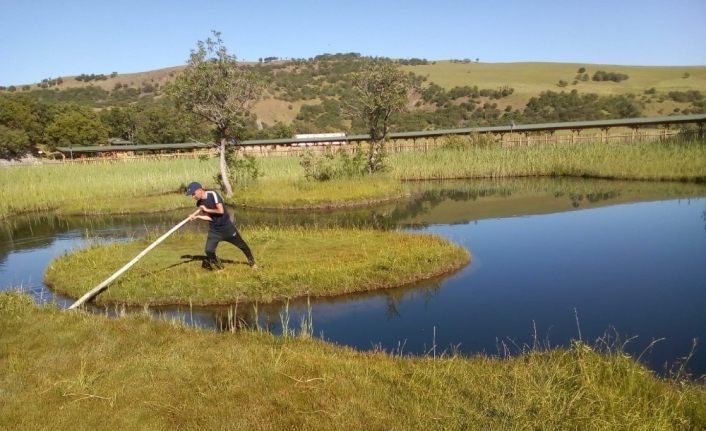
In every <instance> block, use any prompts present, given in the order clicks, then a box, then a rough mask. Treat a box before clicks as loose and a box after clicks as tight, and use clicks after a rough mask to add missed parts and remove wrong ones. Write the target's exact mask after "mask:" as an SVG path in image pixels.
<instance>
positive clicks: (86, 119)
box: [46, 105, 108, 148]
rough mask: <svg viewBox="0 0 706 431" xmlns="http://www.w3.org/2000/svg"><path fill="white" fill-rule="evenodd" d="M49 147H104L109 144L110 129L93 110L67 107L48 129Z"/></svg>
mask: <svg viewBox="0 0 706 431" xmlns="http://www.w3.org/2000/svg"><path fill="white" fill-rule="evenodd" d="M46 135H47V141H48V145H49V146H50V147H51V148H55V147H57V146H72V145H103V144H106V143H107V139H108V127H106V126H105V125H104V124H103V122H101V121H100V119H99V118H98V115H97V114H95V113H94V112H93V111H92V110H91V109H89V108H85V107H81V106H77V105H67V106H66V107H65V108H64V110H63V112H61V113H59V114H57V115H56V116H55V117H54V120H53V121H52V122H51V123H49V125H48V126H47V128H46Z"/></svg>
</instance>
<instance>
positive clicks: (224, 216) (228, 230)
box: [186, 182, 257, 269]
mask: <svg viewBox="0 0 706 431" xmlns="http://www.w3.org/2000/svg"><path fill="white" fill-rule="evenodd" d="M186 195H187V196H191V197H193V198H194V199H195V200H196V206H197V207H199V208H201V213H200V214H198V215H196V216H192V217H191V220H192V221H193V220H195V219H200V220H206V221H208V222H209V223H208V238H207V239H206V259H205V260H204V261H203V264H202V265H201V266H202V267H203V268H206V269H213V268H214V267H216V268H218V269H223V263H222V262H221V261H220V260H219V259H218V257H216V247H217V246H218V243H219V242H221V241H226V242H229V243H231V244H233V245H234V246H236V247H238V248H239V249H240V250H241V251H242V252H243V253H244V254H245V257H247V258H248V264H249V265H250V267H252V268H253V269H257V265H256V264H255V258H254V257H253V255H252V252H251V251H250V247H248V245H247V244H246V243H245V241H244V240H243V237H242V236H241V235H240V233H239V232H238V229H237V228H236V227H235V225H234V224H233V222H232V221H231V220H230V216H229V215H228V210H226V207H225V205H224V204H223V198H222V197H221V195H219V194H218V193H217V192H215V191H213V190H204V188H203V187H202V186H201V184H199V183H197V182H193V183H191V184H189V185H188V187H187V188H186Z"/></svg>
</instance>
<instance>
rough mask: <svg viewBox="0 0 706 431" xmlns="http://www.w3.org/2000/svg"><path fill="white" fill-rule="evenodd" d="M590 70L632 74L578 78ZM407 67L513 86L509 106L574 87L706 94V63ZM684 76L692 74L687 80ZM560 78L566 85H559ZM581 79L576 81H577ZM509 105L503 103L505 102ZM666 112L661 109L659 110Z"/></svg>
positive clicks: (484, 84)
mask: <svg viewBox="0 0 706 431" xmlns="http://www.w3.org/2000/svg"><path fill="white" fill-rule="evenodd" d="M581 68H584V69H586V71H585V72H584V73H587V74H588V75H589V77H590V76H593V74H594V73H595V72H597V71H599V70H603V71H610V72H617V73H623V74H626V75H628V76H629V78H628V79H626V80H624V81H621V82H613V81H599V82H597V81H593V80H591V79H589V80H588V81H581V80H577V79H575V78H576V75H577V71H578V70H579V69H581ZM403 69H404V70H407V71H409V72H413V73H415V74H417V75H421V76H425V77H427V79H428V81H430V82H434V83H436V84H438V85H440V86H441V87H443V88H445V89H447V90H450V89H451V88H453V87H460V86H464V85H477V86H478V87H481V88H498V87H502V86H510V87H512V88H514V89H515V91H514V93H513V94H512V95H510V96H508V97H507V98H506V99H505V101H504V102H505V103H504V104H505V105H512V106H513V107H519V106H524V105H526V104H527V102H528V101H529V99H530V98H531V97H535V96H537V95H539V94H540V93H541V92H543V91H548V90H551V91H561V90H564V91H571V90H573V89H576V90H577V91H578V92H580V93H596V94H599V95H626V94H636V95H640V94H643V93H644V92H645V91H646V90H649V89H650V88H654V89H655V90H656V92H657V93H669V92H670V91H689V90H696V91H701V92H706V66H673V67H664V66H616V65H605V64H581V63H472V62H471V63H463V62H451V61H438V62H435V63H434V64H428V65H418V66H403ZM685 76H687V77H686V78H685ZM560 80H563V81H565V82H566V83H567V84H568V85H567V86H566V87H559V86H558V85H557V84H558V83H559V81H560ZM574 82H576V84H573V83H574ZM679 106H681V105H680V104H679V103H674V102H672V101H670V100H665V101H664V102H659V101H658V99H655V100H654V101H652V102H650V103H648V106H647V107H646V108H647V109H646V111H647V112H646V114H647V115H658V114H665V115H666V114H669V113H670V112H672V111H673V109H674V108H675V107H679ZM503 107H504V106H503ZM659 111H662V112H659Z"/></svg>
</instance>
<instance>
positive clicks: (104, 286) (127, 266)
mask: <svg viewBox="0 0 706 431" xmlns="http://www.w3.org/2000/svg"><path fill="white" fill-rule="evenodd" d="M200 212H201V209H198V210H196V211H194V212H193V213H192V214H191V215H189V217H187V218H185V219H184V220H182V221H180V222H179V223H178V224H177V225H176V226H174V227H173V228H171V229H169V231H168V232H167V233H165V234H164V235H162V236H160V237H159V238H157V239H156V240H155V241H154V242H153V243H152V244H150V245H149V246H148V247H147V248H146V249H144V250H142V252H141V253H140V254H138V255H137V256H135V257H134V258H133V259H132V260H131V261H130V262H128V263H127V264H125V266H123V267H122V268H120V269H119V270H117V271H116V272H115V273H114V274H113V275H111V276H110V277H108V278H107V279H105V280H104V281H103V282H102V283H101V284H99V285H98V286H96V287H94V288H93V289H91V290H89V291H88V292H86V294H85V295H83V296H82V297H81V298H79V299H78V301H76V302H74V303H73V304H72V305H71V306H70V307H69V308H68V309H69V310H73V309H74V308H78V307H80V306H81V305H83V304H84V303H86V302H87V301H90V300H91V299H92V298H93V297H94V296H96V295H98V294H99V293H101V292H102V291H103V290H105V289H107V288H108V285H109V284H110V283H112V282H113V281H114V280H115V279H116V278H118V277H120V275H121V274H122V273H123V272H125V271H127V270H128V269H130V267H131V266H132V265H134V264H136V263H137V261H138V260H140V259H142V258H143V257H144V255H146V254H147V253H149V252H150V251H151V250H152V249H153V248H155V247H157V246H158V245H159V243H161V242H162V241H164V240H165V239H167V237H168V236H169V235H171V234H173V233H174V232H176V231H177V230H178V229H179V228H180V227H182V226H184V225H185V224H186V223H188V222H189V220H190V219H191V218H192V217H195V216H197V215H198V214H199V213H200Z"/></svg>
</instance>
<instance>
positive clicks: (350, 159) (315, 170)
mask: <svg viewBox="0 0 706 431" xmlns="http://www.w3.org/2000/svg"><path fill="white" fill-rule="evenodd" d="M300 157H301V160H300V161H299V164H300V165H301V166H302V167H303V168H304V176H305V177H306V179H308V180H315V181H328V180H333V179H343V178H354V177H358V176H362V175H363V174H364V173H365V172H366V159H365V154H364V153H363V151H361V150H360V148H358V149H357V151H355V152H354V153H353V155H351V154H349V153H348V152H347V151H345V150H339V151H337V152H334V151H331V150H327V151H326V152H324V153H323V154H318V155H317V154H314V153H313V152H311V151H307V152H305V153H304V154H302V155H301V156H300Z"/></svg>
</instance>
